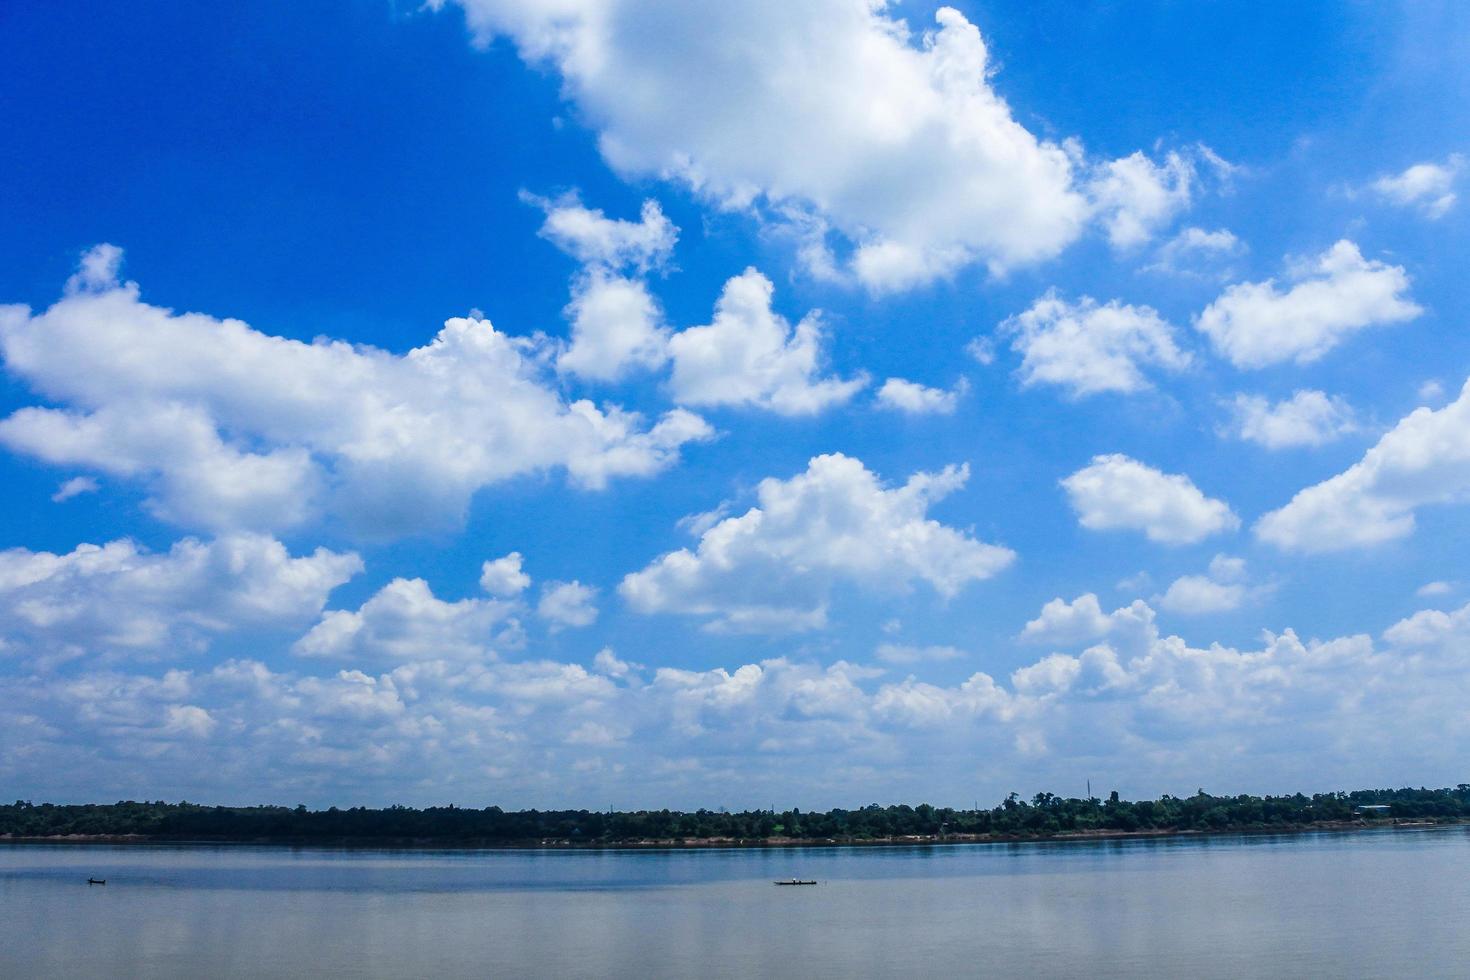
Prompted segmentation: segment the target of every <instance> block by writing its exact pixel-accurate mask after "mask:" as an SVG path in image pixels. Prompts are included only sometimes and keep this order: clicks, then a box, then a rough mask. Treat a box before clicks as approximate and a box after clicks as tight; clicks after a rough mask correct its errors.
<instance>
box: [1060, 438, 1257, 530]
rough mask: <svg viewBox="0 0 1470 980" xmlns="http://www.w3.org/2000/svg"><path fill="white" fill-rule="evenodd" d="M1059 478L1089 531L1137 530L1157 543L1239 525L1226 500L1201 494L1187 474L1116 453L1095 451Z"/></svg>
mask: <svg viewBox="0 0 1470 980" xmlns="http://www.w3.org/2000/svg"><path fill="white" fill-rule="evenodd" d="M1061 483H1062V488H1063V489H1065V490H1066V491H1067V498H1068V500H1069V501H1070V503H1071V505H1072V509H1073V510H1074V511H1076V512H1077V519H1078V521H1079V522H1080V523H1081V524H1082V526H1083V527H1085V528H1088V529H1089V530H1093V531H1115V530H1129V531H1142V532H1144V534H1145V535H1147V537H1148V539H1149V540H1150V541H1157V542H1159V543H1161V544H1193V543H1195V542H1196V541H1202V540H1204V539H1205V538H1207V537H1209V536H1210V535H1212V534H1220V533H1222V532H1225V531H1233V530H1235V529H1236V528H1237V527H1239V526H1240V519H1239V518H1238V517H1236V516H1235V513H1234V511H1232V510H1231V509H1230V506H1229V505H1228V504H1226V503H1225V502H1224V501H1223V500H1215V499H1213V498H1210V497H1206V496H1205V495H1204V494H1203V493H1201V492H1200V489H1199V488H1198V487H1197V486H1195V485H1194V482H1193V481H1192V480H1190V479H1189V477H1187V476H1184V475H1183V474H1170V473H1163V472H1161V471H1159V470H1156V469H1154V468H1153V467H1151V466H1148V465H1145V464H1144V463H1140V462H1139V461H1138V460H1136V459H1131V458H1129V457H1128V456H1124V455H1122V454H1119V453H1114V454H1112V455H1108V456H1094V457H1093V458H1092V462H1091V463H1090V464H1088V465H1087V466H1085V467H1083V468H1082V469H1080V470H1078V471H1077V472H1076V473H1073V474H1072V475H1071V476H1069V477H1067V478H1066V479H1064V480H1062V481H1061Z"/></svg>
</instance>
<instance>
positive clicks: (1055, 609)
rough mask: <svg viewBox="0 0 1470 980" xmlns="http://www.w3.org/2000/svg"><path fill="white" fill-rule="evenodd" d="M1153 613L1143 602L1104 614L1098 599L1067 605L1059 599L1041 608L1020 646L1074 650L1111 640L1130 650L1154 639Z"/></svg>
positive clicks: (1079, 599)
mask: <svg viewBox="0 0 1470 980" xmlns="http://www.w3.org/2000/svg"><path fill="white" fill-rule="evenodd" d="M1153 629H1154V611H1153V610H1152V609H1150V608H1149V606H1148V604H1147V603H1146V602H1144V601H1143V600H1141V599H1140V600H1137V601H1135V602H1134V603H1133V604H1132V605H1130V606H1124V607H1122V608H1120V609H1115V610H1113V611H1112V612H1111V613H1106V614H1105V613H1104V612H1103V611H1102V605H1101V604H1100V603H1099V602H1098V599H1097V596H1096V595H1094V594H1093V593H1091V592H1086V593H1083V594H1082V595H1080V596H1078V597H1077V598H1075V599H1073V600H1072V601H1071V602H1068V601H1066V600H1064V599H1062V598H1061V597H1060V596H1058V597H1057V598H1055V599H1052V600H1051V601H1050V602H1048V603H1046V605H1044V606H1042V607H1041V614H1040V615H1038V616H1037V617H1036V618H1035V619H1033V620H1031V621H1030V622H1028V623H1027V624H1026V626H1025V628H1024V629H1022V630H1021V635H1020V637H1019V639H1020V640H1021V642H1022V643H1030V644H1036V645H1045V646H1051V647H1076V646H1080V645H1082V644H1084V643H1094V642H1096V641H1098V640H1103V639H1108V638H1113V639H1114V640H1115V641H1117V640H1120V638H1121V642H1122V643H1123V644H1124V645H1125V646H1127V647H1128V648H1129V649H1135V648H1141V644H1142V643H1143V642H1144V641H1146V640H1147V638H1148V637H1150V636H1152V635H1153Z"/></svg>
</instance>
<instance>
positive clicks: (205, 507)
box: [0, 248, 713, 535]
mask: <svg viewBox="0 0 1470 980" xmlns="http://www.w3.org/2000/svg"><path fill="white" fill-rule="evenodd" d="M118 257H119V253H118V252H117V251H116V250H115V249H113V250H109V249H106V248H104V249H103V250H101V251H96V250H94V251H93V252H91V253H88V255H87V257H86V258H85V259H84V262H83V267H82V272H80V273H78V274H77V276H74V277H73V279H72V281H71V282H70V283H69V284H68V288H67V292H66V294H65V295H64V296H63V297H62V298H61V299H60V300H59V301H58V302H57V303H56V304H54V305H53V306H52V307H51V308H50V309H48V310H46V311H45V312H44V313H40V314H36V315H33V314H32V313H31V311H30V310H28V309H27V308H25V307H20V306H6V307H0V350H3V353H4V358H5V365H6V368H7V369H8V370H9V372H10V373H11V374H12V375H13V376H15V377H17V378H19V379H21V380H23V381H24V382H26V383H27V384H28V385H30V386H31V387H32V388H33V389H35V390H36V391H37V392H39V393H40V394H41V395H43V396H45V397H46V398H47V399H49V400H51V401H53V402H55V403H57V404H58V406H59V407H40V406H35V407H29V408H23V409H21V410H19V411H17V412H15V413H14V414H12V415H11V416H10V417H8V418H6V419H4V420H3V421H0V444H4V445H6V446H7V447H9V448H10V449H12V450H14V451H16V452H20V453H25V454H28V455H32V456H35V457H37V458H39V459H41V460H44V461H46V462H49V463H52V464H56V465H71V466H74V465H84V466H87V467H89V468H92V469H95V470H97V471H99V472H101V473H104V474H107V475H110V476H115V477H119V478H125V479H132V480H138V481H141V482H142V483H143V484H144V485H145V486H146V487H147V488H148V490H149V504H150V507H151V508H152V509H153V511H154V512H155V513H156V514H158V515H159V516H161V517H163V518H165V519H167V520H170V521H173V522H176V523H181V524H184V525H189V526H200V527H206V528H214V529H225V530H230V529H251V530H258V529H275V528H282V527H290V526H294V525H299V524H302V523H305V522H307V521H310V520H312V519H314V518H316V517H317V516H319V515H321V514H323V513H325V514H327V515H330V516H332V517H335V518H338V519H341V520H343V521H345V522H346V523H347V524H348V525H349V526H351V527H352V528H354V529H355V530H357V531H359V532H361V533H370V534H375V535H390V534H394V533H399V532H408V531H415V530H419V529H422V528H425V527H435V526H444V525H446V524H453V523H455V522H457V521H458V520H459V519H460V517H461V515H462V514H463V512H464V510H465V507H466V506H467V504H468V501H469V499H470V497H471V495H473V494H474V493H475V492H476V491H477V490H479V489H480V488H482V487H485V486H489V485H492V484H495V483H499V482H503V481H505V480H509V479H512V478H514V477H517V476H523V475H527V474H533V473H539V472H544V471H547V470H551V469H558V468H559V469H563V470H565V471H566V472H567V473H568V475H569V476H570V477H571V479H572V480H574V481H575V482H576V483H578V484H580V485H583V486H587V487H592V488H596V487H601V486H602V485H604V484H605V483H606V482H607V481H608V480H609V479H611V478H613V477H617V476H646V475H649V474H652V473H655V472H658V471H659V470H662V469H664V468H666V467H668V466H670V465H672V464H673V463H674V462H675V461H676V460H677V458H678V452H679V448H680V447H681V446H682V445H684V444H685V443H688V442H690V441H692V440H699V439H705V438H708V437H710V436H711V435H712V434H713V432H712V430H711V429H710V427H709V426H708V425H707V424H706V423H705V422H704V421H703V420H702V419H700V418H699V417H698V416H696V415H693V414H691V413H689V412H687V411H684V410H675V411H672V412H669V413H667V414H666V415H664V416H663V417H662V418H661V419H660V420H658V422H657V423H656V424H654V425H653V426H652V427H645V425H644V423H643V420H642V419H641V418H640V417H639V416H638V415H637V414H635V413H631V412H625V411H622V410H621V409H619V408H617V407H615V406H612V407H606V408H599V407H597V406H596V405H594V404H593V403H592V402H590V401H585V400H584V401H575V402H570V403H568V402H566V401H565V400H563V399H562V398H561V396H560V395H558V394H557V393H556V391H555V390H554V389H553V388H551V387H549V386H548V385H547V383H546V382H545V381H543V380H542V378H541V377H540V373H541V367H540V355H541V353H542V352H541V351H540V350H539V349H538V343H539V342H538V341H536V340H534V339H526V338H516V337H511V336H508V335H506V334H503V333H500V332H499V331H497V330H496V329H495V328H494V327H493V326H491V324H490V323H489V322H488V321H486V320H482V319H475V318H456V319H452V320H449V321H447V322H446V323H445V325H444V328H443V329H442V330H441V331H440V332H439V334H438V335H437V336H436V337H435V338H434V340H433V341H432V342H431V343H430V344H428V345H426V346H424V347H419V348H417V349H414V350H411V351H409V352H408V353H407V354H403V355H395V354H391V353H388V352H387V351H382V350H377V349H374V348H370V347H363V346H353V345H350V344H347V343H344V342H341V341H327V340H318V341H315V342H313V343H310V344H306V343H301V342H299V341H295V340H288V339H285V338H282V337H273V336H270V335H268V334H264V333H260V332H258V331H256V330H254V329H252V328H251V327H249V326H248V325H246V324H244V323H242V322H240V321H238V320H217V319H215V318H213V317H210V316H207V315H204V314H200V313H184V314H176V313H174V312H172V311H171V310H168V309H164V308H162V307H157V306H152V305H149V304H147V303H144V302H142V300H141V299H140V296H139V289H138V287H137V285H136V284H134V283H121V282H119V281H117V279H116V278H115V273H116V263H117V260H118ZM104 259H106V261H103V260H104ZM109 277H112V278H109Z"/></svg>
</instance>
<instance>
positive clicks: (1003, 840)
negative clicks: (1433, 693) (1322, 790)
mask: <svg viewBox="0 0 1470 980" xmlns="http://www.w3.org/2000/svg"><path fill="white" fill-rule="evenodd" d="M1467 824H1470V820H1334V821H1322V822H1320V823H1312V824H1286V825H1260V826H1243V827H1223V828H1219V829H1212V830H1200V829H1188V830H1172V829H1149V830H1078V831H1059V832H1056V833H1037V834H905V835H899V836H892V837H868V838H855V837H850V838H842V837H816V838H812V837H802V838H798V837H765V838H733V837H690V838H648V839H643V840H623V841H578V840H574V839H571V838H533V839H526V840H509V841H507V840H485V839H480V840H462V839H436V838H426V837H338V838H302V837H252V838H223V837H221V838H197V837H196V838H182V837H167V836H154V835H148V834H55V835H51V836H19V835H10V834H0V844H77V845H87V844H106V845H129V844H155V845H157V844H165V845H170V846H204V847H217V846H245V847H252V846H254V847H262V846H269V847H322V848H331V849H362V850H467V851H480V850H484V851H490V850H516V851H523V850H549V851H649V850H658V851H669V850H675V851H695V850H759V849H763V848H766V849H782V848H803V847H947V846H951V845H956V844H1035V843H1069V842H1078V841H1110V840H1148V839H1165V838H1174V837H1186V838H1205V837H1240V836H1256V835H1281V834H1310V833H1356V832H1361V831H1367V830H1398V829H1402V830H1414V829H1420V830H1422V829H1424V828H1426V827H1454V826H1466V825H1467Z"/></svg>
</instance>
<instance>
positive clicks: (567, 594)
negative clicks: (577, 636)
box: [536, 581, 597, 630]
mask: <svg viewBox="0 0 1470 980" xmlns="http://www.w3.org/2000/svg"><path fill="white" fill-rule="evenodd" d="M536 615H538V616H540V617H541V618H542V619H544V620H546V621H547V622H548V623H550V624H551V628H552V629H554V630H557V629H564V628H566V627H569V626H573V627H576V626H591V625H592V624H593V623H595V622H596V621H597V590H596V589H595V588H593V587H592V586H590V585H583V584H582V583H581V582H575V581H573V582H547V583H546V586H545V587H544V588H543V589H542V590H541V601H540V602H538V603H536Z"/></svg>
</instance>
